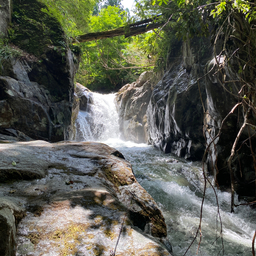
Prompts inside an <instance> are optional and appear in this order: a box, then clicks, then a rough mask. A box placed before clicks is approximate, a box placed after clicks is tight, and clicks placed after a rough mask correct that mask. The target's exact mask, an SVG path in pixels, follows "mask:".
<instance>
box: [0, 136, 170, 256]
mask: <svg viewBox="0 0 256 256" xmlns="http://www.w3.org/2000/svg"><path fill="white" fill-rule="evenodd" d="M0 162H1V164H0V166H2V168H1V170H0V182H1V186H0V225H1V228H0V230H1V232H0V237H2V236H3V234H4V235H6V234H8V236H5V237H6V238H5V239H6V243H4V244H5V245H6V246H5V248H2V247H0V250H1V255H20V256H21V255H23V256H24V255H41V254H44V255H111V252H113V251H114V250H115V246H116V243H117V241H118V239H119V242H118V246H117V249H116V255H145V254H148V255H170V253H169V252H168V251H167V249H166V247H165V246H164V245H163V243H165V244H168V241H166V240H165V237H166V225H165V221H164V218H163V216H162V213H161V212H160V210H159V208H158V207H157V205H156V203H155V202H154V200H153V199H152V197H151V196H150V195H149V194H148V193H147V192H146V191H145V190H144V189H143V188H142V187H141V186H140V185H139V184H138V183H137V181H136V179H135V177H134V175H133V172H132V168H131V165H130V164H129V163H128V162H127V161H125V160H124V156H123V155H122V154H121V153H120V152H118V151H117V150H115V149H113V148H110V147H108V146H107V145H105V144H101V143H90V142H81V143H80V142H79V143H75V142H60V143H54V144H50V143H47V142H45V141H31V142H16V143H2V144H0ZM7 173H8V174H7ZM6 216H8V217H6ZM17 224H18V225H17ZM16 227H17V231H16ZM121 229H122V232H121V235H120V238H118V237H119V234H120V230H121ZM160 241H162V242H163V243H161V242H160ZM16 246H17V247H16ZM8 248H9V249H8ZM10 248H12V251H10ZM13 248H17V252H16V254H15V250H13ZM169 250H170V246H169ZM2 252H3V253H2Z"/></svg>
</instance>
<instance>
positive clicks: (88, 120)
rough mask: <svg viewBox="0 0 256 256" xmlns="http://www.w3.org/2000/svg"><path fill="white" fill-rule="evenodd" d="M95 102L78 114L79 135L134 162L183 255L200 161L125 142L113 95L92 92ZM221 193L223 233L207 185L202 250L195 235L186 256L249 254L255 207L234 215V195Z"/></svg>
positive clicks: (193, 221)
mask: <svg viewBox="0 0 256 256" xmlns="http://www.w3.org/2000/svg"><path fill="white" fill-rule="evenodd" d="M92 102H93V103H91V104H90V107H89V108H88V109H89V110H90V112H82V111H81V112H80V113H79V116H78V120H77V134H78V139H79V140H87V141H88V140H98V141H101V142H104V143H107V144H108V145H110V146H112V147H115V148H117V149H118V150H119V151H121V152H122V153H123V155H124V156H125V158H126V159H127V160H128V161H130V162H131V163H132V165H133V171H134V173H135V176H136V178H137V180H138V181H139V183H140V184H141V185H142V186H143V187H144V188H145V189H146V190H147V191H148V192H149V193H150V194H151V195H152V197H153V198H154V199H155V201H156V202H157V203H158V205H159V207H160V208H161V210H162V211H163V214H164V216H165V219H166V223H167V228H168V237H169V240H170V241H171V243H172V246H173V255H174V256H181V255H184V253H185V251H186V250H187V248H188V247H189V245H190V243H191V241H192V240H193V238H194V236H195V233H196V230H197V228H198V224H199V216H200V208H201V202H202V194H203V193H202V192H203V177H202V169H201V167H200V165H199V164H198V163H189V162H187V161H185V160H184V159H179V158H177V157H174V156H173V155H171V154H163V153H162V152H160V151H158V150H156V149H155V148H153V147H151V146H149V145H146V144H136V143H133V142H127V141H122V140H121V139H120V134H119V130H118V115H117V111H116V107H115V103H114V94H110V95H101V94H98V93H93V94H92ZM217 194H218V200H219V205H220V215H221V221H222V234H220V231H221V224H220V220H219V218H218V211H217V210H218V209H217V205H216V199H215V195H214V192H213V189H212V188H210V187H209V188H207V191H206V197H205V202H204V208H203V222H202V241H201V243H200V247H199V250H198V243H199V240H198V239H196V241H195V243H194V244H193V245H192V246H191V248H190V250H189V251H188V253H187V254H186V255H188V256H194V255H201V256H210V255H211V256H216V255H223V256H238V255H239V256H251V255H252V252H251V246H252V237H253V234H254V230H256V216H255V211H253V210H252V209H251V208H250V207H248V206H239V207H238V208H236V213H232V214H231V213H230V212H229V210H230V194H229V193H227V192H221V191H217ZM236 200H237V198H236ZM236 203H238V200H237V202H236ZM221 238H222V239H223V240H222V239H221ZM222 241H223V242H222ZM197 252H198V254H197Z"/></svg>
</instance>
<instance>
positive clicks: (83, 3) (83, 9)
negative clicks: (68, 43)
mask: <svg viewBox="0 0 256 256" xmlns="http://www.w3.org/2000/svg"><path fill="white" fill-rule="evenodd" d="M41 2H43V3H44V4H46V6H47V7H48V8H44V11H45V12H46V13H50V14H51V15H52V16H54V17H55V18H57V19H58V21H59V22H60V23H61V25H62V27H63V29H64V31H65V33H66V34H67V35H68V36H70V37H71V36H72V37H74V36H77V35H79V34H83V33H86V32H87V31H88V22H89V20H90V16H91V14H92V12H93V8H94V7H95V5H96V3H97V2H98V1H97V0H72V1H67V0H55V1H53V0H41Z"/></svg>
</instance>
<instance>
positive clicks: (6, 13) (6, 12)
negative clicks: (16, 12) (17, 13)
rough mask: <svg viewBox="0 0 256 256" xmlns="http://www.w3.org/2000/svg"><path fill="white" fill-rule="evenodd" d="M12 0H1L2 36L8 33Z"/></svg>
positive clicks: (0, 19) (0, 21) (0, 28)
mask: <svg viewBox="0 0 256 256" xmlns="http://www.w3.org/2000/svg"><path fill="white" fill-rule="evenodd" d="M11 7H12V4H11V0H0V37H1V36H6V35H7V29H8V25H9V23H10V21H11V9H12V8H11Z"/></svg>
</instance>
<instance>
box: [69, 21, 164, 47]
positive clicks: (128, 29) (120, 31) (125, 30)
mask: <svg viewBox="0 0 256 256" xmlns="http://www.w3.org/2000/svg"><path fill="white" fill-rule="evenodd" d="M163 25H164V23H163V22H154V19H146V20H143V21H138V22H135V23H133V24H130V25H127V26H123V27H120V28H117V29H113V30H108V31H103V32H94V33H88V34H84V35H81V36H78V37H76V38H75V39H74V40H73V42H79V43H82V42H88V41H95V40H99V39H104V38H111V37H115V36H122V35H124V36H125V37H130V36H135V35H139V34H143V33H146V32H147V31H150V30H153V29H155V28H158V27H160V26H163Z"/></svg>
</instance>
